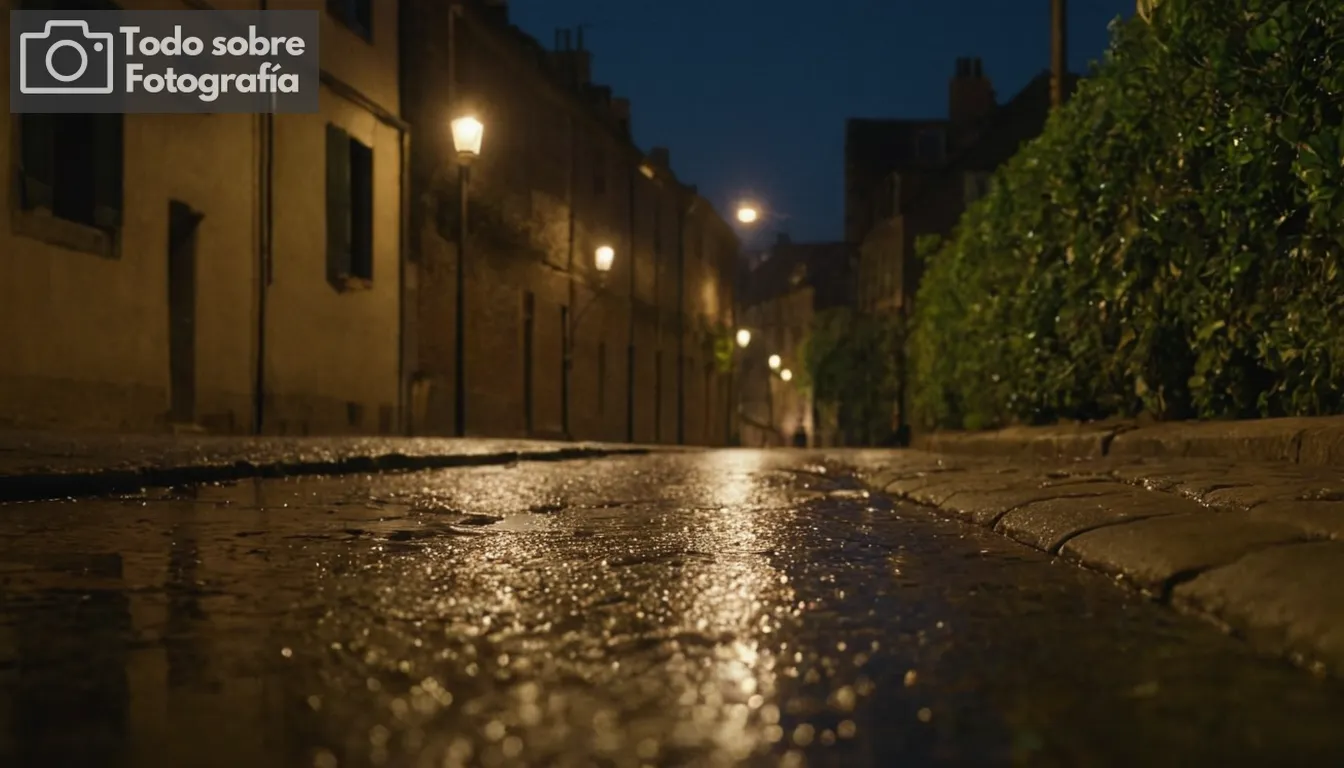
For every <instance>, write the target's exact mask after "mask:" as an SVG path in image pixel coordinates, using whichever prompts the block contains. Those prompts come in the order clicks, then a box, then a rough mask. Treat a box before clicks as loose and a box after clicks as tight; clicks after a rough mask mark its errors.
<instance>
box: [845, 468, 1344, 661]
mask: <svg viewBox="0 0 1344 768" xmlns="http://www.w3.org/2000/svg"><path fill="white" fill-rule="evenodd" d="M859 463H860V465H861V466H863V467H865V468H864V469H863V470H862V471H861V473H860V476H861V477H862V479H863V480H864V482H865V483H866V484H867V486H868V487H869V488H870V489H871V490H872V491H875V492H881V493H885V494H890V495H894V496H897V497H900V498H902V499H905V500H908V501H912V502H916V503H919V504H922V505H925V506H928V507H932V508H934V509H935V510H936V511H937V512H939V513H940V514H942V515H945V516H948V517H952V518H956V519H960V520H964V521H966V522H969V523H973V524H976V525H980V526H983V527H986V528H991V529H993V530H995V531H998V532H1000V533H1002V534H1004V535H1006V536H1008V537H1010V538H1013V539H1015V540H1017V541H1019V542H1021V543H1023V544H1026V545H1027V546H1031V547H1034V548H1036V549H1039V550H1042V551H1045V552H1047V553H1050V554H1054V555H1058V556H1060V557H1061V558H1064V559H1066V560H1069V561H1072V562H1075V563H1078V564H1080V565H1083V566H1085V567H1088V568H1092V569H1095V570H1098V571H1101V572H1103V573H1106V574H1109V575H1112V576H1114V577H1115V578H1116V579H1117V580H1120V581H1123V582H1127V583H1129V584H1131V585H1133V586H1134V587H1136V588H1138V589H1139V590H1141V591H1143V592H1144V593H1146V594H1148V595H1150V596H1151V597H1152V598H1153V599H1155V600H1158V601H1161V602H1165V603H1169V604H1171V605H1174V606H1176V607H1178V608H1181V609H1184V610H1186V611H1189V612H1192V613H1195V614H1198V615H1201V616H1203V617H1205V618H1208V619H1211V620H1213V621H1214V622H1215V623H1217V624H1218V625H1219V626H1221V627H1223V628H1224V629H1226V630H1228V631H1230V632H1232V633H1234V634H1237V635H1239V636H1241V637H1244V638H1245V639H1247V640H1248V641H1249V642H1250V643H1251V644H1252V645H1254V646H1255V647H1257V648H1259V649H1261V650H1263V651H1266V652H1269V653H1275V654H1282V655H1285V656H1288V657H1290V658H1292V659H1294V660H1295V661H1296V662H1298V663H1300V664H1303V665H1304V666H1307V667H1310V668H1312V669H1313V670H1315V671H1318V672H1320V673H1328V674H1332V675H1335V676H1340V677H1344V599H1341V598H1340V597H1339V590H1338V588H1337V585H1338V584H1340V583H1344V474H1341V473H1340V472H1339V471H1338V470H1337V469H1333V468H1325V467H1303V466H1293V465H1290V464H1285V463H1281V462H1280V463H1263V464H1251V463H1246V462H1232V461H1221V460H1209V459H1191V458H1178V459H1158V460H1155V459H1152V458H1128V457H1123V458H1122V457H1117V456H1114V455H1112V456H1110V457H1107V458H1100V459H1094V460H1091V461H1072V462H1057V461H1056V462H1025V461H1005V460H1002V459H992V458H984V457H973V456H967V455H947V454H942V455H940V454H934V453H928V452H923V451H906V452H900V453H888V454H887V455H886V457H885V459H882V458H878V456H877V455H876V454H875V453H874V454H866V455H865V456H864V458H863V459H862V460H861V461H860V462H859Z"/></svg>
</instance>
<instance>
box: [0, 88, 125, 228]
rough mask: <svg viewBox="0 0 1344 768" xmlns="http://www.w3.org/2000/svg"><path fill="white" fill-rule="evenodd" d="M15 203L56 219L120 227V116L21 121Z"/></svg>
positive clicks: (38, 117)
mask: <svg viewBox="0 0 1344 768" xmlns="http://www.w3.org/2000/svg"><path fill="white" fill-rule="evenodd" d="M19 141H20V143H21V144H22V147H21V149H20V165H21V167H20V184H21V187H20V190H19V191H20V200H21V202H22V205H23V207H24V208H25V209H27V210H33V209H38V208H41V209H45V210H48V211H51V214H52V215H53V216H55V217H57V218H59V219H65V220H66V221H73V222H76V223H79V224H85V225H88V226H90V227H98V228H99V229H103V230H109V231H111V230H115V229H116V228H117V227H119V226H120V225H121V199H122V162H123V156H124V149H125V146H124V142H123V140H122V116H121V115H84V114H63V115H33V114H27V115H21V116H20V118H19Z"/></svg>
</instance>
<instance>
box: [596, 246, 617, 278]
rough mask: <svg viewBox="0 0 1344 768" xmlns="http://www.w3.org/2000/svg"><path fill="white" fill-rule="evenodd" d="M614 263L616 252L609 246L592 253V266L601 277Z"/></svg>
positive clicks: (601, 247)
mask: <svg viewBox="0 0 1344 768" xmlns="http://www.w3.org/2000/svg"><path fill="white" fill-rule="evenodd" d="M615 261H616V251H615V249H613V248H612V247H611V246H610V245H603V246H600V247H599V248H598V249H597V250H596V251H594V252H593V266H594V267H596V268H597V271H598V272H600V273H602V274H603V275H605V274H606V273H608V272H610V271H611V266H612V264H613V263H615Z"/></svg>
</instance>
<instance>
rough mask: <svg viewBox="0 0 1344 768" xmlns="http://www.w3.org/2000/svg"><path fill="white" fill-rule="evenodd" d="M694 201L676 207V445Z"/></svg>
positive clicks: (680, 435) (682, 403) (681, 436)
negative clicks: (688, 236)
mask: <svg viewBox="0 0 1344 768" xmlns="http://www.w3.org/2000/svg"><path fill="white" fill-rule="evenodd" d="M693 210H695V200H694V199H692V200H691V202H690V203H688V204H686V205H680V206H677V216H678V217H679V218H680V219H681V220H680V221H679V222H677V445H685V443H686V229H687V228H688V227H689V226H690V223H691V217H690V213H691V211H693Z"/></svg>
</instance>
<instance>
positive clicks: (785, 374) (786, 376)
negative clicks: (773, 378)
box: [779, 368, 793, 381]
mask: <svg viewBox="0 0 1344 768" xmlns="http://www.w3.org/2000/svg"><path fill="white" fill-rule="evenodd" d="M779 378H781V379H783V380H784V381H793V371H790V370H789V369H788V368H785V369H784V370H782V371H780V372H779Z"/></svg>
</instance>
